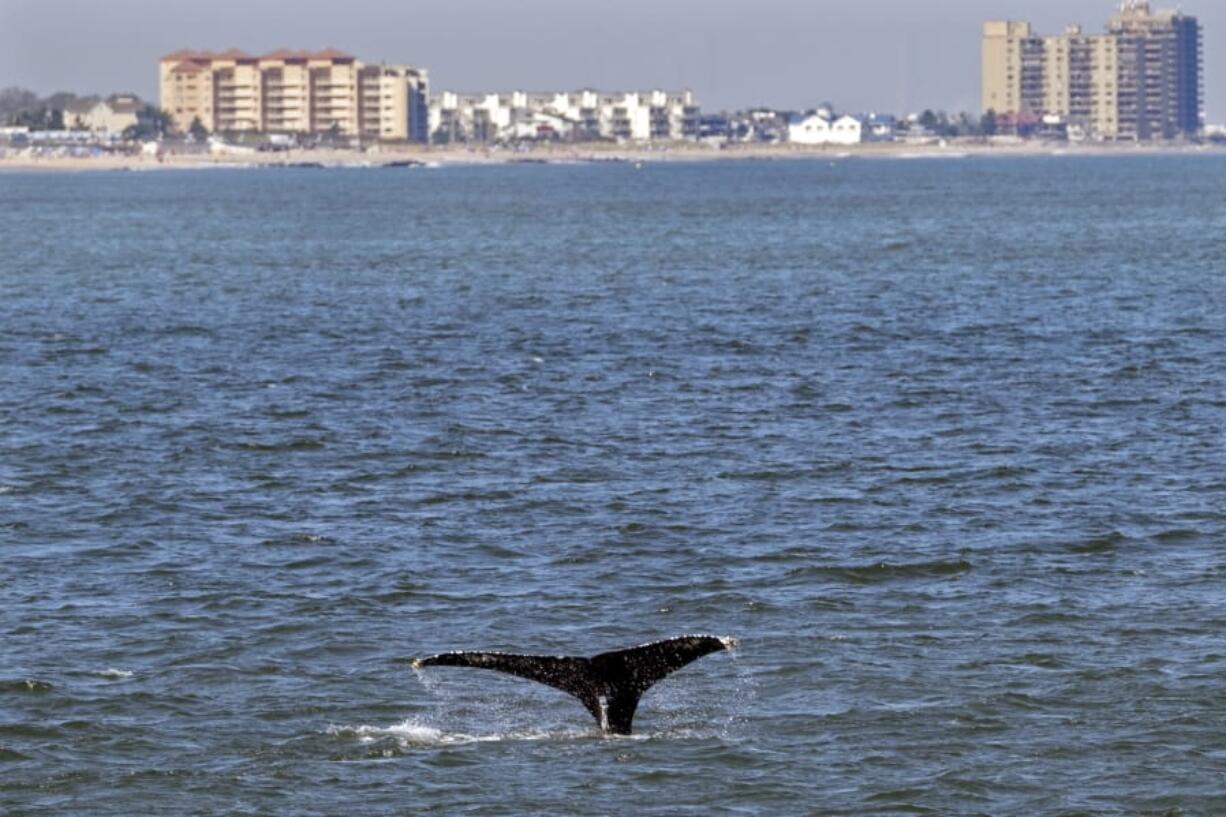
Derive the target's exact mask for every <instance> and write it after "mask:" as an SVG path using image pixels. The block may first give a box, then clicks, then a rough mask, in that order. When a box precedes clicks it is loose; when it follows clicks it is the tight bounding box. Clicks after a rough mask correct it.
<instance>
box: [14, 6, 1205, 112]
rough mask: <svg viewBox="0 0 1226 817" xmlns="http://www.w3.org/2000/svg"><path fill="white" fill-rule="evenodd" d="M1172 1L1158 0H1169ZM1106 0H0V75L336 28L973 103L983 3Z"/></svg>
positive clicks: (499, 75)
mask: <svg viewBox="0 0 1226 817" xmlns="http://www.w3.org/2000/svg"><path fill="white" fill-rule="evenodd" d="M1173 4H1174V3H1173V2H1172V3H1169V5H1173ZM1115 5H1116V3H1115V0H931V1H930V2H922V1H921V0H838V2H835V1H834V0H740V2H735V1H734V0H208V2H200V1H199V0H0V86H6V85H20V86H25V87H28V88H31V89H33V90H35V91H39V92H42V93H47V92H51V91H56V90H71V91H76V92H78V93H110V92H114V91H120V90H132V91H136V92H137V93H139V94H141V95H142V96H145V97H147V98H149V99H155V98H156V90H157V89H156V62H157V58H158V57H159V56H161V55H162V54H164V53H167V52H170V51H174V50H176V49H179V48H183V47H193V48H207V49H213V50H223V49H225V48H229V47H232V46H236V47H239V48H243V49H246V50H249V51H257V52H258V51H270V50H272V49H274V48H278V47H282V46H285V47H289V48H322V47H324V46H335V47H337V48H341V49H344V50H346V51H349V52H351V53H353V54H355V55H356V56H357V57H359V58H360V59H363V60H367V61H387V62H406V63H412V64H416V65H421V66H423V67H425V68H427V69H429V70H430V73H431V79H432V83H433V87H434V88H435V89H436V90H440V89H454V90H484V89H498V90H505V89H512V88H524V89H527V90H545V89H553V88H561V89H570V88H578V87H583V86H592V87H597V88H607V89H618V88H625V87H652V86H655V87H683V86H684V87H690V88H693V89H694V90H695V91H696V92H697V94H698V97H699V100H700V102H701V103H702V105H703V107H704V108H706V109H710V110H716V109H720V108H739V107H745V106H749V105H756V104H763V105H772V106H777V107H784V108H805V107H813V106H815V105H816V104H818V103H820V102H822V101H830V102H833V103H835V105H837V106H838V107H839V108H840V109H845V110H854V111H863V112H867V111H873V110H886V111H895V112H907V111H911V110H916V109H921V108H924V107H932V108H945V109H948V110H951V111H956V110H977V109H978V105H979V32H980V26H981V24H982V22H983V20H984V19H988V18H1003V17H1008V18H1013V19H1025V20H1030V21H1031V22H1033V23H1034V24H1035V25H1036V26H1038V27H1039V29H1040V30H1041V31H1044V32H1053V33H1054V32H1058V31H1060V30H1061V29H1062V28H1063V27H1064V25H1065V24H1066V23H1070V22H1078V23H1081V24H1082V25H1083V26H1085V28H1086V29H1087V30H1088V31H1094V32H1096V31H1100V30H1101V29H1102V28H1103V26H1104V24H1105V23H1106V21H1107V18H1108V17H1109V16H1110V15H1111V13H1112V11H1113V9H1114V7H1115ZM1155 5H1156V6H1166V5H1168V3H1166V2H1157V3H1155ZM1181 5H1182V7H1183V9H1184V11H1185V12H1187V13H1189V14H1196V15H1197V16H1199V17H1200V20H1201V24H1202V26H1203V28H1204V31H1205V53H1206V57H1205V84H1206V103H1207V108H1208V119H1209V121H1210V122H1211V123H1213V122H1224V121H1226V82H1219V81H1217V80H1219V79H1220V78H1222V77H1223V73H1224V71H1226V2H1223V0H1182V2H1181Z"/></svg>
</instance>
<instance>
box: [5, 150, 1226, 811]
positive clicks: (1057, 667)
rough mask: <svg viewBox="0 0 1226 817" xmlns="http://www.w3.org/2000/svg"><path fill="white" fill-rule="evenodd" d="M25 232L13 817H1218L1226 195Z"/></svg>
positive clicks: (1152, 165)
mask: <svg viewBox="0 0 1226 817" xmlns="http://www.w3.org/2000/svg"><path fill="white" fill-rule="evenodd" d="M0 199H2V200H3V207H2V208H0V248H3V250H2V252H0V633H2V640H0V812H3V813H4V814H13V815H51V814H55V815H60V814H90V815H131V814H149V815H156V814H166V815H182V814H228V815H232V814H238V815H242V814H252V815H256V814H259V815H266V814H294V815H335V814H447V815H455V814H468V815H505V814H530V815H574V814H593V815H601V814H608V815H613V814H623V813H635V814H642V815H709V814H736V815H759V814H761V815H777V814H813V815H868V814H871V815H902V814H959V815H978V814H981V815H1006V814H1016V815H1034V814H1051V815H1074V814H1076V815H1142V814H1153V815H1160V814H1171V815H1174V814H1180V815H1215V814H1222V813H1226V745H1224V744H1223V738H1222V736H1223V734H1226V677H1224V676H1226V638H1224V636H1223V632H1224V631H1226V608H1223V606H1222V599H1223V590H1224V587H1226V551H1224V549H1223V540H1224V536H1226V510H1224V508H1226V473H1224V470H1223V459H1224V454H1226V450H1224V443H1226V439H1224V436H1223V435H1224V431H1226V340H1224V338H1226V283H1224V281H1223V263H1224V262H1226V160H1223V159H1221V158H1211V157H1195V156H1192V157H1187V156H1185V157H1149V158H1146V157H1119V158H1073V157H1046V158H1027V159H1015V160H1006V159H966V160H915V161H904V160H899V161H835V162H825V161H795V162H792V161H788V162H752V161H747V162H726V163H722V162H716V163H700V164H648V165H646V166H644V167H643V168H642V169H641V170H636V169H635V168H634V167H633V166H631V165H615V164H594V165H573V166H531V167H524V166H506V167H473V168H462V167H453V168H442V169H437V170H351V171H342V170H329V171H318V170H259V171H239V170H235V171H214V172H177V171H167V172H158V173H148V174H143V173H127V174H119V173H116V174H95V173H87V174H80V175H51V174H24V175H21V174H8V175H4V176H0ZM686 632H715V633H719V634H728V635H735V636H738V637H739V638H740V639H741V647H740V649H739V650H738V651H737V653H736V654H735V655H727V654H723V655H715V656H710V657H708V658H705V659H702V660H701V661H699V662H697V663H695V664H693V665H691V666H689V667H687V668H686V669H684V670H683V671H681V672H679V673H678V674H677V675H675V676H674V677H673V678H672V679H670V680H668V681H666V682H665V683H663V684H661V685H660V686H659V687H658V688H656V689H655V690H653V691H652V692H651V693H649V694H648V696H647V697H646V698H645V699H644V701H643V705H642V707H641V708H640V711H639V716H638V720H637V721H636V726H637V732H638V734H637V735H635V736H634V737H632V738H609V739H606V738H602V737H601V736H600V735H599V734H598V732H597V730H596V728H595V725H594V723H593V722H592V720H591V718H590V717H589V716H588V715H587V713H586V712H584V711H583V709H582V708H581V707H580V706H579V705H578V704H577V703H576V702H575V701H574V700H572V699H568V698H567V697H566V696H564V695H561V694H559V693H556V692H554V691H552V690H550V689H547V688H545V687H537V686H535V685H532V684H529V683H526V682H522V681H518V680H515V679H510V678H503V677H501V676H498V675H496V674H492V673H482V672H477V671H463V670H446V669H441V668H440V669H435V670H429V671H425V672H422V673H420V674H417V673H414V672H413V671H411V670H410V669H409V667H408V666H407V664H406V663H405V659H407V658H409V657H411V656H414V655H421V654H427V653H432V652H438V651H441V650H447V649H460V648H467V649H503V650H512V651H519V652H545V653H576V654H578V653H595V652H599V651H603V650H606V649H612V648H616V647H621V646H627V645H630V644H635V643H639V642H643V641H646V640H650V639H655V638H662V637H667V636H670V635H675V634H679V633H686Z"/></svg>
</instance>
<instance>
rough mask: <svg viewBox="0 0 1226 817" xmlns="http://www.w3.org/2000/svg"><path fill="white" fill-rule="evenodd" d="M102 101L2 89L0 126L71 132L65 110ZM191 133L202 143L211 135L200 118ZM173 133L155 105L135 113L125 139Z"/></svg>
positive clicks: (62, 93) (61, 93) (167, 117)
mask: <svg viewBox="0 0 1226 817" xmlns="http://www.w3.org/2000/svg"><path fill="white" fill-rule="evenodd" d="M101 101H102V97H100V96H96V95H91V96H79V95H77V94H74V93H71V92H69V91H59V92H57V93H54V94H51V95H50V96H47V97H40V96H39V95H38V94H36V93H34V92H33V91H30V90H28V89H26V88H16V87H10V88H0V125H2V126H6V127H18V128H29V129H30V130H34V131H41V130H71V129H73V128H74V125H76V123H73V122H67V121H65V119H64V110H65V109H66V108H67V107H68V106H69V105H71V104H73V103H75V102H101ZM188 132H189V133H190V134H191V135H192V136H193V137H194V138H196V139H197V140H198V141H203V139H205V138H206V137H207V136H208V131H207V130H206V129H205V128H204V125H203V124H202V123H201V122H200V120H199V119H196V120H195V121H194V122H192V125H191V127H190V128H189V129H188ZM173 133H174V129H173V127H172V122H171V119H170V114H168V113H166V111H164V110H162V109H161V108H158V107H157V106H155V105H145V106H144V107H143V108H141V109H140V110H139V111H137V113H136V124H135V125H132V126H130V127H129V128H127V129H126V130H125V131H124V133H123V136H124V138H125V139H129V140H148V139H158V138H161V137H164V136H169V135H172V134H173Z"/></svg>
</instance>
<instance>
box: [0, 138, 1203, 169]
mask: <svg viewBox="0 0 1226 817" xmlns="http://www.w3.org/2000/svg"><path fill="white" fill-rule="evenodd" d="M1171 154H1179V155H1193V154H1211V155H1222V156H1226V146H1223V145H1167V144H1149V145H1144V144H1142V145H1137V144H1128V145H1104V144H1094V145H1084V144H1081V145H1078V144H1066V143H1058V142H1041V141H1030V142H1021V143H1017V144H989V143H985V142H983V141H981V140H976V141H970V140H968V141H957V140H953V141H949V142H945V143H925V144H914V143H906V142H874V143H866V144H860V145H827V146H818V147H810V146H800V145H790V144H781V145H731V146H727V147H722V148H720V147H713V146H708V145H702V144H679V145H666V146H655V147H634V146H618V145H608V146H605V145H599V144H587V145H563V144H553V145H543V146H535V147H533V148H532V149H531V150H515V149H511V148H499V147H492V146H491V147H486V146H476V145H473V146H446V147H444V146H429V147H418V146H412V147H410V146H405V147H394V148H381V149H378V150H373V151H372V150H368V151H357V150H320V149H313V150H290V151H285V152H278V153H263V152H261V153H234V154H228V153H227V154H188V153H173V152H168V153H164V154H162V155H161V156H147V155H122V154H104V155H101V156H94V157H75V156H34V155H28V154H27V153H25V152H18V151H11V150H10V151H8V152H7V154H5V155H0V171H124V170H132V171H146V170H192V169H217V168H236V167H237V168H278V167H322V168H376V167H390V168H399V167H418V166H420V167H432V166H450V165H487V164H561V163H573V162H625V163H650V162H686V161H719V160H725V161H726V160H737V159H770V160H785V159H826V160H839V159H853V158H854V159H910V158H965V157H971V156H976V157H1009V156H1061V155H1069V156H1122V155H1144V156H1157V155H1171Z"/></svg>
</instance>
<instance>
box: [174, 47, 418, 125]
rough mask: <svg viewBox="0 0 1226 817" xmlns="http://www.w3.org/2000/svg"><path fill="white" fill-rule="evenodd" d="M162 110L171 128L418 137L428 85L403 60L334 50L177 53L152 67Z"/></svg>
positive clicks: (415, 69)
mask: <svg viewBox="0 0 1226 817" xmlns="http://www.w3.org/2000/svg"><path fill="white" fill-rule="evenodd" d="M159 79H160V87H161V105H162V108H163V109H164V110H165V111H166V112H167V113H169V114H170V117H171V120H172V122H173V123H174V126H175V128H176V129H177V130H181V131H184V130H187V129H188V128H190V127H191V124H192V122H193V121H194V120H196V119H199V120H200V122H201V124H202V125H204V127H205V128H207V129H208V130H209V131H210V132H212V133H312V134H322V133H329V132H332V133H337V134H339V135H343V136H350V137H353V136H360V137H363V138H368V139H381V140H388V141H410V142H425V141H427V139H428V135H429V132H428V131H427V103H426V100H427V98H428V95H429V83H428V79H427V75H426V72H425V71H423V70H421V69H418V68H411V67H409V66H407V65H367V64H364V63H362V62H360V61H359V60H358V59H357V58H355V57H353V56H351V55H349V54H345V53H344V52H341V51H336V50H333V49H328V50H325V51H317V52H311V51H288V50H280V51H274V52H272V53H271V54H265V55H262V56H255V55H252V54H247V53H246V52H243V51H238V50H230V51H223V52H220V53H213V52H210V51H176V52H175V53H173V54H168V55H167V56H165V57H163V58H162V60H161V62H160V66H159Z"/></svg>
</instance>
